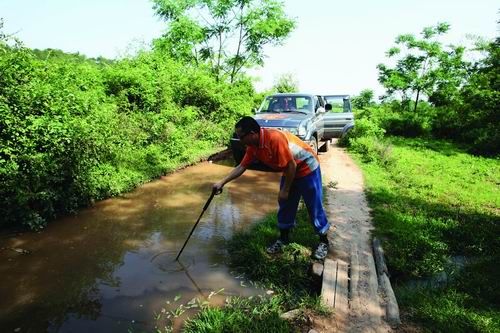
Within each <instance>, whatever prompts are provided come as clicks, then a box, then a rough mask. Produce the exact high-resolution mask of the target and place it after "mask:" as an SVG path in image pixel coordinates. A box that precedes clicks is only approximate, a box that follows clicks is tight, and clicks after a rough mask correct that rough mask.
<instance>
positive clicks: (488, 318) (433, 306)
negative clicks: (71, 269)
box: [396, 288, 500, 333]
mask: <svg viewBox="0 0 500 333" xmlns="http://www.w3.org/2000/svg"><path fill="white" fill-rule="evenodd" d="M396 292H397V295H398V300H399V302H400V304H401V305H402V306H403V307H405V308H408V309H409V311H411V319H412V320H414V321H418V322H419V323H420V324H422V325H423V326H424V327H426V328H428V329H429V330H431V331H432V332H457V333H461V332H463V333H469V332H484V333H489V332H498V331H499V330H500V314H499V313H498V311H495V310H493V309H488V308H482V307H480V306H479V307H478V306H476V305H475V304H474V303H475V302H474V300H473V299H471V297H470V296H469V295H467V294H466V293H463V292H459V291H456V290H454V289H444V290H428V289H418V288H417V289H414V288H399V289H397V290H396Z"/></svg>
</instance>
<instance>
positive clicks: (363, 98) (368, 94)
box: [351, 89, 375, 110]
mask: <svg viewBox="0 0 500 333" xmlns="http://www.w3.org/2000/svg"><path fill="white" fill-rule="evenodd" d="M374 95H375V93H374V92H373V90H371V89H363V90H361V92H360V93H359V95H358V96H354V97H353V98H352V99H351V101H352V106H353V107H354V108H355V109H359V110H361V109H366V108H367V107H369V106H371V105H373V104H375V102H374V101H373V97H374Z"/></svg>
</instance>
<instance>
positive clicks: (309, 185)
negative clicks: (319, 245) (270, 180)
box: [278, 167, 330, 234]
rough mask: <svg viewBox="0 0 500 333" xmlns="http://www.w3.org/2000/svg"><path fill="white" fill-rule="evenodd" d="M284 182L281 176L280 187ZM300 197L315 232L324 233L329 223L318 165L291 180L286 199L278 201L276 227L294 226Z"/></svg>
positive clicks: (287, 227)
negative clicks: (306, 173) (311, 170)
mask: <svg viewBox="0 0 500 333" xmlns="http://www.w3.org/2000/svg"><path fill="white" fill-rule="evenodd" d="M284 183H285V177H281V183H280V189H281V188H282V187H283V185H284ZM301 197H302V198H304V202H305V204H306V207H307V211H308V212H309V217H310V219H311V223H312V224H313V226H314V230H315V231H316V233H317V234H325V233H326V232H327V231H328V228H330V224H329V223H328V220H327V219H326V214H325V210H324V209H323V202H322V201H323V187H322V183H321V170H320V168H319V167H317V168H316V170H314V171H313V172H311V173H310V174H308V175H307V176H305V177H302V178H297V179H294V180H293V183H292V186H291V188H290V193H289V194H288V200H284V201H280V202H279V210H278V228H280V229H291V228H293V227H294V226H295V224H296V221H295V217H296V215H297V209H298V207H299V201H300V198H301Z"/></svg>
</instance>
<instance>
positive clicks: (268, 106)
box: [259, 96, 313, 113]
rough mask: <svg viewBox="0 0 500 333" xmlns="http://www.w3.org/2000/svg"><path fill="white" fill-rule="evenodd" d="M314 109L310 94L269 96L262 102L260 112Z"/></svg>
mask: <svg viewBox="0 0 500 333" xmlns="http://www.w3.org/2000/svg"><path fill="white" fill-rule="evenodd" d="M312 111H313V108H312V102H311V97H309V96H268V97H266V99H265V100H264V101H263V102H262V104H261V106H260V108H259V112H305V113H310V112H312Z"/></svg>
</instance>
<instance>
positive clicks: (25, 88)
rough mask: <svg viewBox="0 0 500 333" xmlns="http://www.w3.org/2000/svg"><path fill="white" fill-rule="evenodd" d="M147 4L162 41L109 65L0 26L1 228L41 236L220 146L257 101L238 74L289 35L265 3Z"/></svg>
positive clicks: (280, 14)
mask: <svg viewBox="0 0 500 333" xmlns="http://www.w3.org/2000/svg"><path fill="white" fill-rule="evenodd" d="M153 6H154V9H155V11H156V14H157V15H158V16H159V17H160V18H161V19H163V20H164V21H165V22H166V25H167V29H166V32H165V34H164V35H163V36H161V37H160V38H158V39H156V40H154V41H153V43H152V44H153V47H152V50H142V51H139V52H138V53H136V54H134V55H130V56H127V57H124V58H121V59H117V60H109V59H104V58H97V59H89V58H86V57H85V56H82V55H80V54H66V53H64V52H62V51H60V50H50V49H48V50H31V49H29V48H27V47H25V46H23V44H22V42H20V41H18V40H16V39H15V37H14V36H10V35H8V34H7V33H6V32H4V31H3V21H2V20H1V18H0V198H2V206H1V207H0V215H1V216H2V219H1V222H0V228H5V227H14V228H16V227H28V228H31V229H34V230H37V229H41V228H43V227H44V226H45V225H46V223H47V222H48V221H50V220H52V219H54V218H56V217H57V216H60V215H63V214H68V213H71V212H74V211H76V210H77V209H78V208H81V207H84V206H87V205H89V204H91V203H92V202H94V201H95V200H101V199H104V198H108V197H110V196H114V195H118V194H120V193H123V192H126V191H130V190H131V189H133V188H134V187H136V186H137V185H139V184H141V183H144V182H147V181H149V180H150V179H152V178H155V177H158V176H160V175H162V174H165V173H167V172H170V171H172V170H175V169H176V168H179V167H181V166H183V165H186V164H190V163H193V162H195V161H199V160H200V159H201V158H203V157H208V156H209V155H210V154H211V153H214V152H215V151H217V150H220V149H221V148H223V147H225V146H226V145H227V142H228V140H229V136H230V134H231V133H230V131H228V130H227V129H228V128H231V127H232V126H233V125H234V123H235V121H236V120H237V119H238V118H240V117H241V116H242V115H248V114H250V113H251V109H252V107H255V106H256V103H258V102H260V99H261V98H260V97H261V96H260V95H259V94H256V93H255V91H254V88H253V86H252V82H251V80H250V78H248V77H247V76H246V75H245V70H246V69H247V68H249V67H252V66H255V65H260V64H262V63H263V58H264V54H263V51H262V47H263V46H265V45H267V44H270V45H278V44H280V43H282V41H283V40H284V39H285V38H286V37H287V36H288V35H289V33H290V32H291V31H292V30H293V28H294V26H295V23H294V21H293V20H291V19H289V18H288V17H287V16H286V15H285V13H284V11H283V7H282V5H281V4H280V3H277V2H274V1H270V0H259V1H258V0H253V1H245V2H241V3H240V2H238V1H223V2H205V1H181V2H179V1H153ZM195 8H196V9H198V10H199V11H200V12H203V13H204V15H206V17H203V18H201V17H198V18H197V17H194V16H193V15H192V14H193V9H195ZM208 15H209V16H211V18H212V20H210V22H211V23H209V21H207V20H206V19H207V17H208ZM233 31H239V32H240V34H239V39H237V40H236V41H235V42H234V43H236V44H234V43H229V40H228V38H229V37H230V36H232V32H233ZM223 41H224V43H223ZM233 44H234V45H237V46H238V47H237V48H235V50H234V51H233V50H230V49H229V46H228V45H233Z"/></svg>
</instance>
